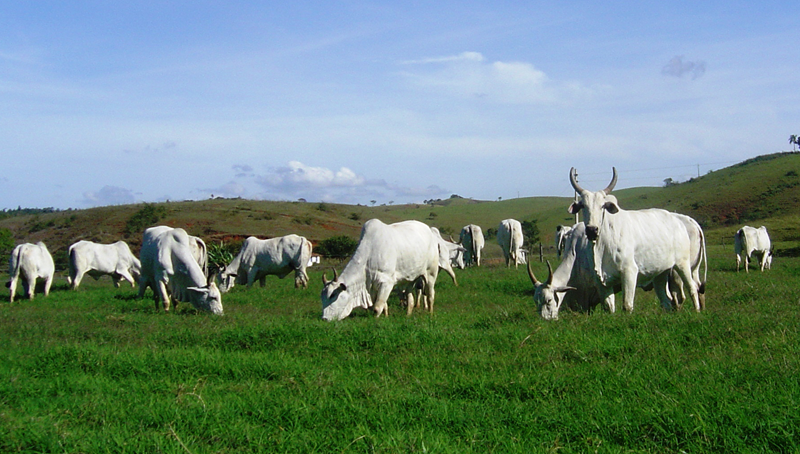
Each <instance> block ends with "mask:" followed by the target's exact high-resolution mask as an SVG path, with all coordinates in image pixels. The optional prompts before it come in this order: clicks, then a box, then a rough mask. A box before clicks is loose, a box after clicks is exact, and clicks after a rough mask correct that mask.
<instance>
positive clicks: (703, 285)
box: [697, 228, 708, 293]
mask: <svg viewBox="0 0 800 454" xmlns="http://www.w3.org/2000/svg"><path fill="white" fill-rule="evenodd" d="M700 254H702V258H701V260H703V281H702V282H700V287H699V288H698V289H697V291H698V292H699V293H705V292H706V281H707V280H708V257H707V256H706V234H705V232H703V229H702V228H701V229H700Z"/></svg>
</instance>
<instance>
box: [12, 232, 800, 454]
mask: <svg viewBox="0 0 800 454" xmlns="http://www.w3.org/2000/svg"><path fill="white" fill-rule="evenodd" d="M709 249H710V251H709V254H710V270H709V278H708V292H707V298H708V300H707V301H708V310H706V311H705V312H703V313H695V312H694V311H693V310H686V308H685V309H684V310H682V311H679V312H676V313H665V312H662V310H661V309H660V307H659V306H658V303H657V300H656V297H655V295H654V294H653V293H652V292H649V293H645V292H642V291H639V292H637V300H636V307H635V311H634V313H632V314H628V313H623V312H618V313H616V314H609V313H606V312H604V311H602V310H598V311H596V312H595V313H593V314H582V313H563V314H562V317H561V319H560V320H558V321H555V322H545V321H543V320H541V319H540V317H539V316H538V314H536V313H535V308H534V307H533V304H532V296H531V295H532V286H531V284H530V282H529V280H528V277H527V275H526V273H525V270H524V268H522V267H520V268H519V269H516V270H515V269H506V268H504V267H499V266H487V267H482V268H472V269H467V270H463V271H457V276H458V279H459V284H460V286H458V287H456V286H454V285H453V283H452V282H451V281H450V279H449V277H448V276H447V275H445V274H444V273H442V274H441V275H440V278H439V281H438V285H437V286H436V289H437V299H436V308H435V313H434V314H433V315H429V314H428V313H425V312H423V311H420V310H418V311H415V313H414V314H413V315H412V316H411V317H406V315H405V310H404V308H402V307H400V306H399V304H398V303H397V302H396V300H393V302H392V303H393V304H392V303H390V317H389V318H381V319H375V318H373V317H372V316H371V315H369V314H368V313H367V312H365V311H358V312H357V313H355V314H354V315H353V316H351V317H350V318H348V319H346V320H344V321H341V322H338V323H326V322H323V321H321V320H320V313H321V308H320V302H319V292H320V289H321V279H320V278H321V274H322V271H323V269H321V268H317V267H314V268H311V269H310V277H311V285H310V287H309V289H307V290H295V289H294V288H293V285H292V284H293V283H292V280H291V279H290V278H287V279H285V280H278V279H276V278H274V277H270V278H268V279H267V287H266V288H260V287H257V286H256V287H254V288H252V289H250V290H248V289H245V288H240V287H236V288H234V290H233V291H232V292H230V293H228V294H225V295H224V296H223V304H224V306H225V315H224V316H222V317H215V316H211V315H207V314H202V313H196V312H195V311H194V310H192V309H191V307H190V306H189V305H188V304H184V305H182V306H179V308H178V310H177V311H176V312H175V313H171V314H164V313H156V312H155V311H154V304H153V302H152V300H151V299H150V293H149V291H148V296H147V297H146V298H145V299H138V298H137V289H131V288H130V287H126V286H125V285H123V286H122V288H120V289H114V288H113V287H112V286H111V284H110V281H108V278H105V279H102V280H101V281H99V282H94V281H93V280H91V279H87V280H85V281H84V285H82V287H81V289H80V290H79V291H77V292H73V291H68V290H67V289H66V283H65V282H64V280H63V278H59V280H57V283H56V284H55V285H54V291H53V292H52V293H51V295H50V296H49V297H48V298H43V297H41V296H37V297H36V299H35V300H34V301H32V302H31V301H27V300H19V301H18V302H15V303H13V304H9V303H8V302H7V301H4V302H2V303H0V338H2V341H3V342H2V349H1V350H0V451H2V452H71V453H72V452H83V453H97V452H115V453H116V452H119V453H124V452H130V453H141V452H153V453H156V452H163V453H176V454H177V453H195V454H199V453H216V452H297V453H314V452H318V453H407V452H435V453H472V452H474V453H486V452H497V453H513V452H520V453H534V452H601V453H616V452H798V451H800V411H799V410H798V409H799V408H800V363H799V358H800V332H798V326H799V325H800V301H799V299H800V258H797V257H777V258H776V259H775V263H774V265H773V269H772V270H771V271H768V272H765V273H763V274H762V273H760V272H757V271H756V272H752V271H751V272H750V273H749V274H745V273H744V272H741V273H738V274H737V273H736V272H735V261H734V259H733V254H732V252H731V251H730V249H731V248H730V246H728V247H725V248H723V247H722V246H718V245H711V246H710V248H709ZM550 259H551V260H553V257H550ZM340 269H341V267H340ZM534 271H535V272H536V274H537V276H540V277H544V276H546V273H547V271H546V266H545V265H543V264H540V263H536V264H535V267H534ZM4 277H5V276H4ZM4 295H7V293H4ZM3 298H4V299H5V298H6V296H4V297H3Z"/></svg>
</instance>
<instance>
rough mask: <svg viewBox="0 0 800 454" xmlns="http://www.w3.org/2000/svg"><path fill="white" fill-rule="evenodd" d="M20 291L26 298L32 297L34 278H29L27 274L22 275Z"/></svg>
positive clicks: (34, 286)
mask: <svg viewBox="0 0 800 454" xmlns="http://www.w3.org/2000/svg"><path fill="white" fill-rule="evenodd" d="M22 291H23V292H25V293H24V295H25V296H27V297H28V299H30V300H32V299H33V294H34V292H35V291H36V279H31V278H29V277H28V276H22Z"/></svg>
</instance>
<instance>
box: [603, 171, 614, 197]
mask: <svg viewBox="0 0 800 454" xmlns="http://www.w3.org/2000/svg"><path fill="white" fill-rule="evenodd" d="M611 170H612V172H613V173H614V175H613V176H612V177H611V183H608V186H606V188H605V189H603V192H605V193H606V195H608V194H611V191H613V190H614V186H616V185H617V168H616V167H612V168H611Z"/></svg>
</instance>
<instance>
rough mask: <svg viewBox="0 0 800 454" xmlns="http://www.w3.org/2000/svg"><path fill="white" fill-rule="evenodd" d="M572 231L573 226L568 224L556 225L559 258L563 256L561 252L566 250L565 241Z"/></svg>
mask: <svg viewBox="0 0 800 454" xmlns="http://www.w3.org/2000/svg"><path fill="white" fill-rule="evenodd" d="M571 231H572V227H570V226H568V225H559V226H556V255H557V256H558V258H561V253H562V252H564V242H565V239H566V237H567V235H569V233H570V232H571Z"/></svg>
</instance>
